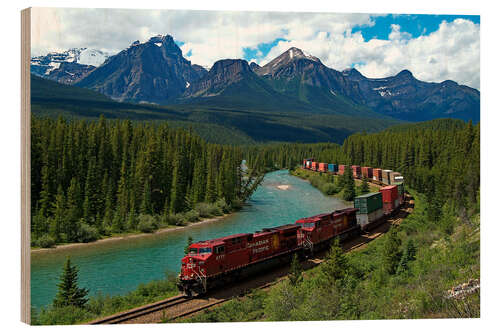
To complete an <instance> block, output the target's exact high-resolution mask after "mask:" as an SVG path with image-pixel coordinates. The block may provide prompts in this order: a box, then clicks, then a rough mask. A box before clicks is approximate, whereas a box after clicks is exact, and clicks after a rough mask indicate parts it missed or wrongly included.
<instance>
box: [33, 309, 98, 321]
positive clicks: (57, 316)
mask: <svg viewBox="0 0 500 333" xmlns="http://www.w3.org/2000/svg"><path fill="white" fill-rule="evenodd" d="M32 317H33V318H32V323H33V325H73V324H77V323H81V322H85V321H90V320H91V319H92V318H93V316H92V313H90V312H89V311H88V310H87V309H82V308H79V307H76V306H65V307H60V308H57V307H49V308H47V309H42V310H41V311H40V313H39V314H36V313H34V314H33V316H32Z"/></svg>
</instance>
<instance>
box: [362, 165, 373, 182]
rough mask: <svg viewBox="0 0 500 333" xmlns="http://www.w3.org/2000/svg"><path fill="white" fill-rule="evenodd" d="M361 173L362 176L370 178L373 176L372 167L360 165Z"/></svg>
mask: <svg viewBox="0 0 500 333" xmlns="http://www.w3.org/2000/svg"><path fill="white" fill-rule="evenodd" d="M361 174H362V175H363V178H366V179H372V178H373V168H370V167H362V168H361Z"/></svg>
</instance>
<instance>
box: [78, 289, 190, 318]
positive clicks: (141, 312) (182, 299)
mask: <svg viewBox="0 0 500 333" xmlns="http://www.w3.org/2000/svg"><path fill="white" fill-rule="evenodd" d="M189 300H190V299H189V298H188V297H186V296H183V295H178V296H174V297H171V298H167V299H164V300H161V301H159V302H156V303H151V304H148V305H144V306H141V307H138V308H135V309H132V310H127V311H124V312H120V313H118V314H114V315H111V316H108V317H105V318H101V319H97V320H94V321H92V322H90V323H88V324H89V325H98V324H119V323H123V322H126V321H130V320H132V319H135V318H139V317H142V316H145V315H148V314H150V313H153V312H158V311H162V310H165V309H167V308H170V307H174V306H176V305H179V304H183V303H186V302H188V301H189Z"/></svg>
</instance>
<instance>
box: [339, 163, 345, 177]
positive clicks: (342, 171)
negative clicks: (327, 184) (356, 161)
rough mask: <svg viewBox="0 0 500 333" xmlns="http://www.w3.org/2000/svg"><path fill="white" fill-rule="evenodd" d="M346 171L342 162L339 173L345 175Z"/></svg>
mask: <svg viewBox="0 0 500 333" xmlns="http://www.w3.org/2000/svg"><path fill="white" fill-rule="evenodd" d="M344 172H345V165H344V164H340V165H339V175H343V174H344Z"/></svg>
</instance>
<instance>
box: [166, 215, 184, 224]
mask: <svg viewBox="0 0 500 333" xmlns="http://www.w3.org/2000/svg"><path fill="white" fill-rule="evenodd" d="M165 221H166V222H167V224H168V225H177V226H180V225H185V224H186V218H185V216H184V215H182V214H170V215H167V216H166V217H165Z"/></svg>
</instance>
